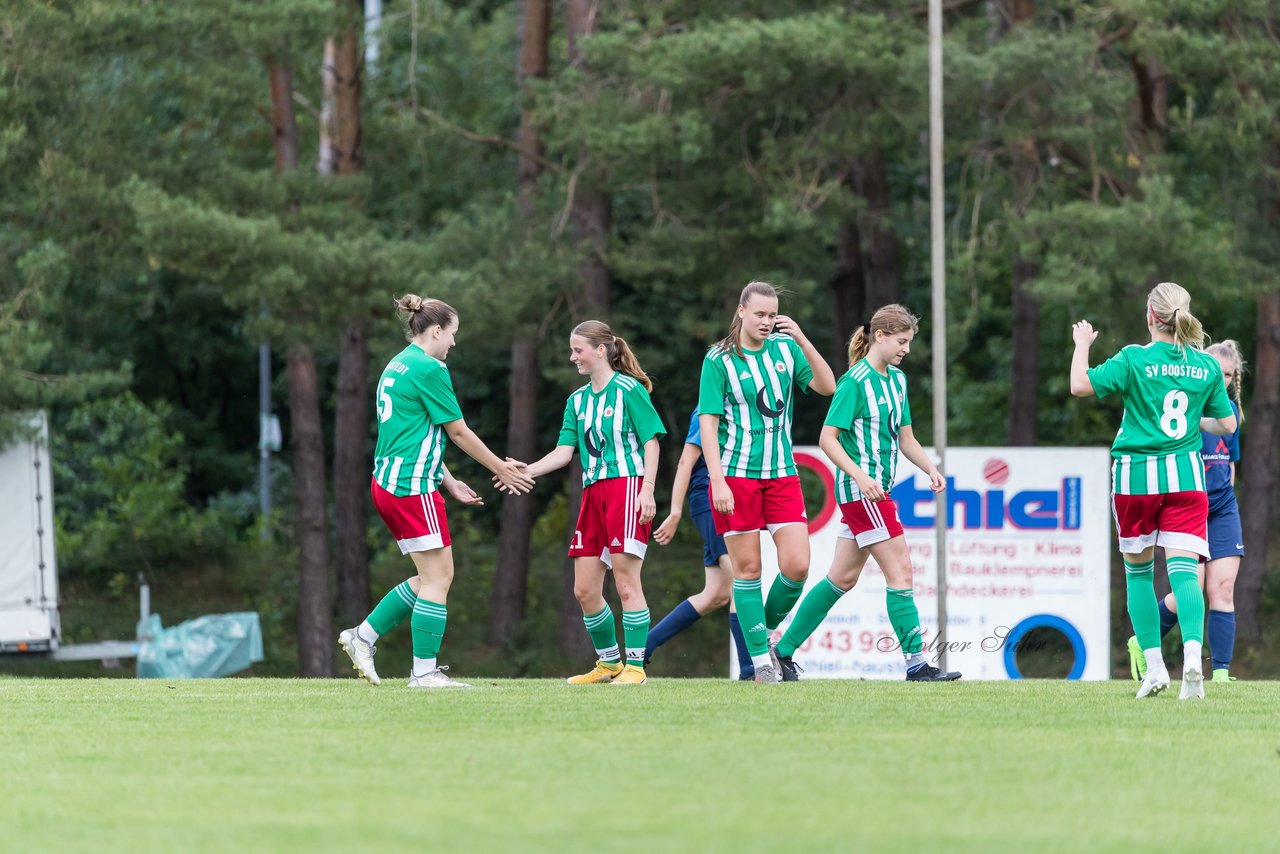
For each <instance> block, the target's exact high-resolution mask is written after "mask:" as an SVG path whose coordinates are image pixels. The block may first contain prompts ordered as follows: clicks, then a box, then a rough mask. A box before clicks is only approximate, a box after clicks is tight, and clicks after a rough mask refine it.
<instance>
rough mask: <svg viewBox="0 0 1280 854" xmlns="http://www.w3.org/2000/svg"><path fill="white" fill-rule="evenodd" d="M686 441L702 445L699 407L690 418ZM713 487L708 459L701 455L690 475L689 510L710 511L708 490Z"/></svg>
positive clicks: (686, 442) (695, 511)
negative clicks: (708, 468)
mask: <svg viewBox="0 0 1280 854" xmlns="http://www.w3.org/2000/svg"><path fill="white" fill-rule="evenodd" d="M684 443H685V444H686V445H697V446H698V447H699V448H701V447H702V431H701V429H700V428H699V427H698V407H696V406H695V407H694V408H693V417H692V418H690V419H689V435H688V436H685V438H684ZM710 488H711V474H710V473H709V472H708V471H707V461H706V458H705V457H702V456H699V457H698V461H697V462H696V463H694V464H693V471H692V472H691V473H690V475H689V512H690V513H710V512H711V498H710V496H709V495H708V493H707V491H708V490H709V489H710Z"/></svg>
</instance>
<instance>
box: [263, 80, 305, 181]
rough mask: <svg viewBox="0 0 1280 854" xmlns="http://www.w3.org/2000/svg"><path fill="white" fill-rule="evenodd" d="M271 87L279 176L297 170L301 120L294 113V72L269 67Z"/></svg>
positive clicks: (272, 119)
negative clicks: (299, 121)
mask: <svg viewBox="0 0 1280 854" xmlns="http://www.w3.org/2000/svg"><path fill="white" fill-rule="evenodd" d="M267 78H268V80H269V82H270V84H271V127H272V129H273V131H274V134H273V135H274V143H275V151H276V173H277V174H279V173H282V172H288V171H289V170H290V169H297V168H298V120H297V118H296V117H295V115H294V112H293V69H292V68H290V67H289V66H288V65H284V64H281V63H274V64H272V65H268V66H267Z"/></svg>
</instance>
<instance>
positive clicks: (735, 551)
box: [698, 282, 836, 684]
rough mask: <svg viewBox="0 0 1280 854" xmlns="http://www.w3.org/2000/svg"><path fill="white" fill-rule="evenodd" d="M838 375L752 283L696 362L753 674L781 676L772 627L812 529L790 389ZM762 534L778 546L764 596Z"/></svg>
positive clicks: (796, 578)
mask: <svg viewBox="0 0 1280 854" xmlns="http://www.w3.org/2000/svg"><path fill="white" fill-rule="evenodd" d="M835 387H836V381H835V376H834V375H833V374H832V373H831V368H830V367H829V366H828V365H827V363H826V361H825V360H824V359H823V358H822V356H821V355H819V353H818V351H817V349H816V348H815V347H814V346H813V344H812V343H810V341H809V339H808V338H806V337H805V336H804V333H803V332H802V331H801V329H800V326H799V324H797V323H796V322H795V321H794V320H792V319H791V318H789V317H786V316H785V315H780V314H778V292H777V291H776V290H775V289H774V287H773V286H772V285H770V284H768V283H766V282H751V283H750V284H748V285H747V286H746V287H745V288H743V290H742V293H741V295H740V296H739V298H738V308H737V311H736V312H735V314H734V317H733V321H732V323H731V325H730V328H729V334H728V335H727V336H725V338H724V339H723V340H721V341H720V342H719V343H718V344H716V345H715V346H714V347H712V348H711V349H710V350H709V351H708V352H707V355H706V357H705V358H704V359H703V361H702V380H701V386H700V389H699V394H698V410H699V412H700V415H699V416H698V420H699V426H700V427H701V432H702V452H703V458H704V459H705V460H706V463H707V472H708V474H709V475H710V478H711V486H710V493H711V507H712V515H713V518H714V519H715V523H716V531H717V532H718V533H720V534H721V535H723V536H724V538H725V545H726V546H727V547H728V549H729V558H730V560H731V561H732V562H733V579H734V580H733V601H734V604H735V605H736V607H737V609H738V621H739V623H740V624H741V626H742V633H743V635H744V636H745V638H746V642H747V650H748V652H749V653H750V655H751V661H752V664H753V665H754V666H755V674H756V677H755V678H756V681H757V682H760V683H765V684H769V683H774V682H777V681H778V665H777V663H776V662H775V661H774V660H773V659H772V656H771V653H770V647H769V634H770V632H772V631H773V630H774V629H775V628H776V627H777V626H778V624H779V623H781V622H782V620H783V619H784V618H785V617H786V616H787V614H788V613H790V611H791V608H792V606H793V605H795V603H796V600H797V599H799V598H800V593H801V592H802V591H803V590H804V582H805V579H806V578H808V576H809V529H808V517H807V516H806V514H805V508H804V495H803V494H802V493H801V491H800V477H799V475H798V474H797V472H796V463H795V459H794V458H793V457H792V453H791V413H792V407H793V402H794V397H795V390H796V389H799V390H800V391H802V392H806V393H807V392H808V391H809V390H810V389H813V390H814V391H816V392H818V393H819V394H822V395H827V396H830V395H831V393H832V392H834V391H835ZM760 531H768V532H769V534H770V535H771V536H772V537H773V543H774V546H775V547H776V549H777V552H778V575H777V577H776V578H775V579H774V581H773V584H772V586H771V587H770V589H769V595H768V598H767V599H766V598H765V597H764V595H763V593H762V591H761V588H760V534H759V532H760Z"/></svg>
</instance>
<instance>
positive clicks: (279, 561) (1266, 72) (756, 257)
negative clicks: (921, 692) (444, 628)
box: [0, 0, 1280, 676]
mask: <svg viewBox="0 0 1280 854" xmlns="http://www.w3.org/2000/svg"><path fill="white" fill-rule="evenodd" d="M367 5H368V9H366V4H365V3H363V2H358V0H255V1H254V2H243V1H242V0H203V2H199V3H196V2H190V0H180V1H179V0H166V2H153V0H48V1H47V2H35V1H34V0H0V187H2V189H0V412H4V413H15V412H21V411H24V410H29V409H32V408H45V409H47V410H48V411H49V412H50V417H51V434H52V450H53V456H54V466H55V508H56V514H57V516H56V519H57V546H58V562H59V569H60V576H61V579H62V585H63V626H64V630H65V635H66V640H67V641H87V640H97V639H100V638H103V637H108V636H115V637H128V636H131V635H132V629H133V619H134V607H135V606H134V604H133V602H134V597H135V596H136V585H137V579H138V576H139V574H142V575H143V576H144V577H145V578H146V579H147V581H148V582H149V583H150V585H151V588H152V591H153V596H154V605H155V608H156V610H158V611H159V612H160V613H161V614H162V615H163V616H164V618H165V622H166V623H167V624H172V623H175V622H177V621H179V620H181V619H185V618H188V617H191V616H195V615H198V614H202V613H208V612H212V611H219V610H256V611H258V612H259V613H260V614H261V616H262V619H263V627H264V632H265V637H266V647H267V655H268V660H267V661H266V662H264V663H263V664H262V665H259V666H258V667H256V668H255V672H257V673H259V674H280V675H289V674H302V675H309V676H322V675H329V674H332V673H336V672H337V667H338V664H339V663H340V662H339V661H338V660H337V659H336V658H335V652H336V647H335V644H334V638H335V637H336V634H337V630H338V628H340V627H342V626H347V625H352V624H354V623H355V622H357V621H358V620H359V619H360V618H361V617H362V616H363V615H364V614H365V613H366V612H367V610H368V608H369V606H370V604H371V602H372V601H376V600H375V597H377V596H381V595H382V593H383V592H385V591H386V590H387V589H389V587H390V586H391V585H392V584H394V583H395V582H397V581H398V580H400V579H401V578H403V577H405V576H406V575H407V574H408V573H409V571H410V565H409V562H408V561H407V560H405V559H404V558H402V557H401V556H400V555H399V554H398V552H397V550H396V549H395V547H394V544H393V542H392V541H391V540H390V538H389V537H388V536H387V535H386V533H385V532H384V531H383V529H382V526H381V523H380V521H378V520H377V518H376V516H375V515H374V514H373V513H371V506H370V502H369V499H368V477H369V468H370V460H371V454H372V447H373V438H374V436H375V427H374V420H375V419H374V412H375V409H374V389H373V386H374V383H375V381H376V377H377V375H378V373H379V372H380V371H381V368H382V366H383V365H384V364H385V362H386V361H387V359H388V358H389V357H390V356H391V355H393V354H394V353H395V352H397V351H398V350H399V349H400V348H401V347H402V346H403V342H404V339H403V337H402V330H401V328H400V326H399V324H398V322H397V321H396V319H395V317H394V313H393V311H392V300H393V298H394V297H396V296H398V295H400V294H402V293H406V292H414V293H418V294H421V295H424V296H431V297H438V298H441V299H443V300H445V301H447V302H449V303H451V304H452V305H453V306H455V307H456V308H457V309H458V311H459V313H460V315H461V330H460V334H459V338H458V340H459V344H458V347H457V349H456V350H455V351H454V353H453V355H452V356H451V358H450V362H449V364H450V368H451V371H452V374H453V378H454V384H455V386H456V388H457V389H458V392H459V397H460V400H461V403H462V408H463V411H464V412H465V413H466V415H467V420H468V423H469V424H470V425H471V426H472V427H473V428H474V429H475V430H476V432H477V433H478V434H479V435H480V436H481V437H482V438H484V439H485V440H486V441H487V442H488V443H489V444H490V446H491V447H493V448H494V449H495V450H498V451H499V452H500V453H504V452H505V453H508V454H510V455H511V456H514V457H517V458H520V459H525V460H532V459H534V458H536V457H537V456H540V455H541V454H542V453H545V452H546V451H547V450H549V449H550V448H551V446H552V444H553V442H554V441H555V436H556V433H557V429H558V426H559V422H560V415H561V412H562V408H563V402H564V399H565V396H566V395H567V394H568V392H569V391H570V390H572V389H573V388H575V387H576V386H577V385H578V384H579V383H580V378H578V377H577V375H576V373H575V372H574V370H573V369H572V367H571V366H570V365H569V363H568V359H567V335H568V331H569V330H570V329H571V328H572V326H573V325H574V324H575V323H576V322H578V321H580V320H583V319H586V318H591V317H596V318H602V319H605V320H607V321H608V322H610V323H611V324H612V325H613V327H614V329H615V331H616V332H617V333H618V334H620V335H623V336H624V337H626V338H627V339H628V340H629V341H630V342H631V344H632V346H633V348H634V349H635V350H636V352H637V354H638V356H639V358H640V360H641V363H642V364H643V365H644V367H645V369H646V370H647V371H648V372H649V373H650V375H651V376H652V377H653V379H654V382H655V385H656V388H655V392H654V400H655V403H656V405H657V407H658V411H659V413H660V414H661V416H662V418H663V420H664V422H665V424H666V425H667V429H668V431H669V437H668V440H667V441H666V442H665V443H664V448H663V465H662V467H663V474H662V477H661V478H660V480H659V514H660V516H659V518H662V516H663V515H664V514H665V513H666V511H667V509H668V508H667V502H666V500H665V496H666V494H667V491H668V490H669V485H670V482H671V474H672V471H673V470H674V464H675V460H676V459H677V457H678V456H679V449H680V438H681V437H682V436H683V432H684V429H685V427H686V425H687V424H688V418H689V413H690V410H691V408H692V407H693V405H694V403H695V402H696V389H697V382H698V374H699V365H700V360H701V356H702V353H703V351H704V349H705V347H706V346H707V345H708V344H709V343H710V342H712V341H714V340H716V339H718V338H719V337H721V336H722V335H723V334H724V332H725V330H726V328H727V326H728V322H729V319H730V316H731V313H732V311H733V308H734V305H735V304H736V295H737V293H738V291H739V290H740V288H741V287H742V285H743V284H745V283H746V282H748V281H751V280H753V279H765V280H768V281H771V282H774V283H776V284H778V285H780V286H782V287H783V288H785V289H786V295H785V297H784V299H783V301H782V305H783V311H784V312H785V313H787V314H790V315H792V316H794V317H795V318H796V319H797V320H798V322H799V323H800V324H801V326H802V328H804V329H805V330H806V332H807V333H808V335H809V337H811V338H812V339H813V340H814V341H815V343H817V345H818V347H819V349H820V350H822V351H823V352H824V353H825V354H827V355H828V357H829V359H830V361H831V363H832V365H833V366H835V367H836V369H837V372H839V371H841V370H843V368H844V367H845V366H846V365H845V361H844V342H845V341H846V340H847V338H848V336H849V334H850V332H851V331H852V330H853V329H854V328H855V327H856V326H857V325H858V324H860V323H862V322H863V321H864V320H865V319H867V317H868V316H869V311H871V310H873V309H874V308H875V307H877V306H879V305H882V304H885V303H888V302H895V301H901V302H904V303H905V304H907V305H908V306H910V307H911V308H913V309H914V310H915V311H916V312H917V313H918V314H920V315H922V317H923V325H922V329H921V334H920V336H918V337H917V339H916V343H915V345H914V347H913V349H912V353H911V356H910V357H909V361H908V363H907V364H906V366H905V367H906V369H907V372H908V375H909V377H910V384H911V385H910V394H911V398H912V401H913V406H912V408H913V411H914V415H915V423H916V427H917V435H918V436H919V437H920V438H921V440H922V441H923V442H925V443H926V444H928V443H929V441H930V440H931V425H932V423H933V418H934V415H933V412H932V411H931V401H930V395H931V392H932V382H931V369H930V356H931V354H930V352H929V344H928V342H929V339H930V332H931V329H932V324H933V323H934V322H935V321H936V320H937V318H933V317H930V316H929V314H928V305H929V299H928V294H929V266H928V187H927V172H928V169H927V143H928V140H927V127H928V121H927V118H928V117H927V101H928V99H927V65H928V63H927V45H926V26H925V24H926V15H925V12H926V9H925V5H924V3H923V0H907V2H902V1H901V0H862V2H817V0H813V2H804V0H787V1H786V2H783V0H767V1H766V0H614V2H595V0H557V1H556V2H552V0H517V2H509V0H508V2H499V1H498V0H471V2H468V1H467V0H386V2H385V4H384V3H382V2H380V1H379V0H369V3H368V4H367ZM945 8H946V13H945V14H946V17H945V28H946V30H945V87H946V88H945V115H946V154H945V156H946V167H945V168H946V182H947V191H946V223H947V255H946V257H947V281H948V291H947V317H946V319H945V321H946V323H947V335H948V341H949V345H948V347H949V350H948V364H949V373H948V383H949V393H950V409H951V411H950V412H949V413H948V424H949V432H950V442H951V444H953V445H1005V444H1008V445H1015V446H1029V445H1039V446H1053V445H1072V446H1075V445H1107V444H1109V442H1110V440H1111V437H1112V435H1113V433H1114V430H1115V426H1116V424H1117V423H1118V419H1119V408H1118V403H1116V402H1113V401H1107V402H1105V403H1103V404H1099V403H1097V402H1096V401H1077V400H1073V399H1071V398H1070V396H1069V394H1068V390H1067V367H1068V362H1069V356H1070V347H1071V344H1070V334H1069V325H1070V322H1071V321H1072V320H1074V319H1076V318H1079V317H1087V318H1089V319H1091V320H1092V321H1093V322H1094V324H1095V326H1097V327H1098V328H1099V329H1100V330H1101V337H1100V340H1099V344H1098V346H1097V347H1096V348H1095V358H1096V359H1100V358H1102V356H1103V355H1104V354H1109V353H1111V352H1114V351H1115V350H1116V349H1118V348H1119V347H1120V346H1122V345H1123V344H1125V343H1129V342H1140V341H1142V340H1145V334H1146V333H1145V327H1144V323H1143V315H1142V309H1141V306H1142V299H1143V295H1144V294H1145V292H1146V290H1147V289H1148V288H1150V287H1151V285H1153V284H1154V283H1156V282H1159V281H1163V280H1168V279H1171V280H1174V281H1177V282H1180V283H1182V284H1184V285H1185V286H1187V287H1188V288H1189V290H1190V291H1191V293H1192V295H1193V298H1194V303H1193V308H1194V310H1195V312H1196V314H1197V315H1198V316H1199V317H1201V318H1202V319H1203V320H1204V322H1205V326H1206V329H1207V331H1208V332H1209V334H1210V335H1211V336H1212V338H1213V339H1215V340H1221V339H1224V338H1234V339H1237V340H1238V341H1240V342H1241V343H1242V345H1243V350H1244V353H1245V355H1246V358H1247V359H1248V360H1249V361H1250V372H1249V373H1248V374H1247V375H1246V377H1245V384H1244V408H1245V411H1246V415H1247V417H1246V420H1245V422H1244V427H1243V433H1242V437H1243V438H1242V443H1243V448H1244V460H1243V462H1242V464H1241V466H1240V472H1239V474H1240V476H1239V483H1238V489H1239V494H1240V500H1241V507H1242V510H1243V513H1244V525H1245V539H1246V546H1247V550H1248V557H1246V559H1245V560H1244V564H1243V568H1242V572H1241V576H1240V580H1239V583H1238V584H1237V593H1236V597H1237V609H1238V612H1239V629H1240V640H1239V643H1238V646H1237V662H1238V664H1237V666H1235V667H1233V672H1239V673H1240V675H1246V676H1266V675H1271V676H1275V675H1280V665H1278V664H1277V663H1276V662H1277V655H1276V653H1277V652H1280V631H1278V630H1277V627H1276V622H1277V620H1276V618H1277V616H1280V581H1277V579H1278V578H1280V573H1277V572H1275V571H1274V567H1275V565H1276V563H1277V562H1280V549H1278V548H1277V544H1276V543H1275V542H1274V539H1275V538H1274V536H1273V534H1272V532H1273V531H1274V530H1275V527H1276V526H1275V524H1274V523H1275V520H1276V516H1277V510H1278V508H1277V488H1278V483H1280V477H1278V470H1277V453H1278V452H1280V431H1278V427H1280V425H1278V424H1277V419H1278V418H1280V273H1278V272H1277V271H1278V270H1280V264H1277V260H1278V257H1277V256H1280V120H1278V119H1280V116H1278V115H1277V114H1278V112H1280V35H1278V34H1280V15H1278V14H1277V13H1276V11H1275V9H1274V7H1273V5H1272V4H1270V3H1268V2H1266V0H1230V2H1228V1H1227V0H1218V1H1217V2H1206V0H1165V1H1164V2H1158V0H1113V2H1090V0H1074V2H1073V1H1072V0H1066V2H1056V3H1050V2H1036V0H948V2H947V3H946V4H945ZM367 12H368V13H372V14H371V15H368V16H367ZM263 342H269V346H270V352H271V354H272V359H271V377H272V379H271V387H270V398H271V403H272V408H273V410H274V411H275V412H276V413H278V414H279V416H280V418H281V421H282V423H283V435H284V443H283V449H282V451H281V453H279V454H278V455H275V456H273V457H272V462H271V482H272V485H273V491H274V496H275V504H274V508H275V509H274V510H273V512H272V513H271V514H270V516H269V518H266V519H262V518H260V515H259V512H258V503H259V488H258V462H259V418H258V354H259V346H260V344H261V343H263ZM824 409H825V408H824V407H823V406H821V405H820V403H813V402H811V401H802V402H801V403H800V405H799V407H798V410H797V414H796V427H795V436H796V438H797V442H798V443H806V442H813V441H814V440H816V436H817V430H818V427H819V425H820V423H821V420H822V417H823V415H824V414H825V412H824ZM448 462H449V465H450V467H451V469H453V470H454V471H455V472H456V473H457V474H458V475H459V476H460V477H461V478H462V479H464V480H466V481H469V482H470V483H471V484H472V485H473V486H475V487H476V488H477V489H478V490H479V491H481V492H482V493H483V494H484V496H485V505H484V506H483V507H479V508H461V507H458V506H457V505H456V504H455V505H452V506H451V509H450V522H451V528H452V530H453V535H454V542H455V547H454V551H455V555H456V560H457V566H458V571H457V581H456V583H455V586H454V593H453V594H452V596H451V603H450V605H451V607H450V625H449V637H448V639H447V641H446V655H447V660H448V661H450V662H451V663H453V664H454V666H455V669H456V670H457V671H458V672H462V673H472V674H480V673H491V674H495V675H543V674H563V673H564V672H566V668H567V667H570V666H573V665H580V664H581V663H582V662H583V661H585V660H588V659H589V657H590V654H591V653H590V649H589V646H588V643H587V641H588V638H587V635H586V633H585V631H584V630H583V628H582V623H581V613H580V611H579V610H578V608H577V604H576V602H574V600H573V597H572V593H571V588H570V577H571V568H570V567H569V566H567V564H566V562H565V560H564V558H563V554H564V543H565V541H566V529H567V526H568V523H569V519H570V518H572V514H573V512H574V508H575V507H576V503H577V500H578V494H579V492H580V487H579V486H578V484H577V483H576V482H575V478H574V477H573V476H572V475H570V476H568V477H566V476H564V475H561V476H558V477H551V478H547V479H546V480H545V481H544V482H542V483H540V484H539V485H538V487H537V489H536V490H535V493H534V495H533V496H532V498H526V499H505V500H504V499H503V498H502V497H501V496H500V495H498V494H497V493H496V492H494V491H493V490H492V489H490V488H489V487H488V478H487V476H486V473H485V472H484V471H483V470H482V469H480V468H479V467H478V466H476V465H475V464H473V463H472V462H471V461H470V460H469V459H468V458H466V457H465V455H463V454H462V453H461V452H458V451H456V449H455V450H454V451H451V452H450V454H449V457H448ZM264 535H265V536H264ZM1269 540H1271V541H1272V542H1269ZM700 563H701V558H700V545H699V543H698V541H697V538H696V535H695V533H694V531H693V530H692V526H691V525H689V524H688V523H687V522H686V523H685V524H684V525H683V527H682V529H681V533H680V535H679V537H678V538H677V541H676V543H675V544H673V545H672V546H669V547H665V548H659V547H654V549H653V550H651V552H650V559H649V560H648V561H647V563H646V569H645V579H646V581H645V585H646V590H647V592H648V595H649V604H650V608H651V610H652V611H653V613H654V615H655V619H656V618H658V617H659V616H661V615H662V614H664V613H666V611H667V610H669V609H670V608H671V607H673V606H674V605H675V604H676V603H678V602H679V601H680V600H681V599H682V598H684V597H685V596H687V595H689V594H691V593H693V592H695V591H696V590H697V589H699V587H700V585H701V581H702V571H701V569H700V568H699V566H700ZM823 569H824V568H823V567H815V568H814V571H815V572H822V571H823ZM1113 577H1115V578H1119V574H1118V573H1117V574H1114V575H1113ZM1117 584H1118V582H1117ZM1113 602H1114V604H1113V635H1114V636H1115V639H1116V642H1117V648H1116V660H1117V665H1119V661H1120V644H1121V643H1122V642H1123V638H1124V637H1125V636H1126V635H1127V631H1128V630H1127V619H1126V618H1125V616H1124V611H1123V596H1122V591H1121V590H1120V588H1119V587H1117V588H1116V591H1115V595H1114V596H1113ZM704 622H706V623H709V625H705V626H702V627H700V628H699V631H698V632H696V633H693V636H692V637H690V638H689V639H687V640H686V639H682V640H681V641H678V642H677V644H678V645H679V647H678V649H677V648H676V647H674V646H673V649H672V651H670V652H668V653H667V654H666V661H665V663H664V665H663V672H664V673H690V674H711V673H719V672H723V671H722V668H723V660H724V659H723V650H724V649H725V647H726V645H727V644H726V634H725V632H724V631H723V629H724V628H725V626H724V623H723V620H722V618H717V620H714V621H704ZM405 635H406V636H405V637H404V638H403V639H402V640H403V641H404V642H403V643H388V644H385V645H384V646H386V647H387V648H386V649H385V650H384V652H383V654H382V655H381V656H380V662H382V661H384V660H385V661H386V662H388V663H387V664H385V665H380V666H381V667H386V668H387V669H385V670H384V672H395V667H396V666H397V665H396V663H395V662H397V661H399V662H404V663H406V665H407V656H408V646H409V644H408V639H407V632H406V633H405ZM399 647H403V649H399ZM23 667H25V665H24V666H20V667H18V668H16V669H17V670H22V669H23ZM97 667H98V665H96V664H95V665H84V666H83V668H80V669H78V668H77V667H75V666H63V667H60V668H59V669H57V670H47V669H46V670H41V671H40V672H50V673H53V672H57V673H67V674H71V673H84V672H96V668H97ZM10 669H15V668H10ZM1051 669H1052V668H1051ZM1064 672H1065V671H1064Z"/></svg>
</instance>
